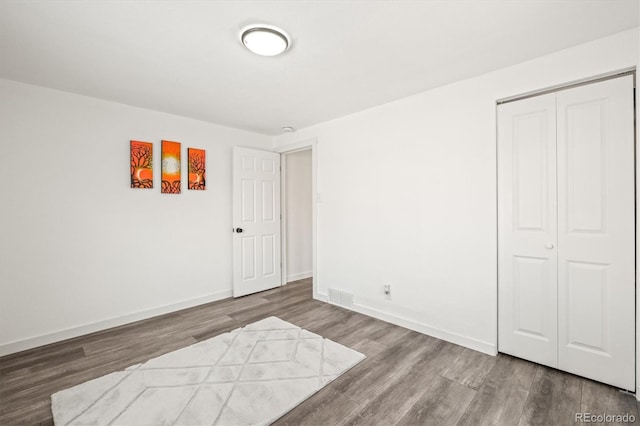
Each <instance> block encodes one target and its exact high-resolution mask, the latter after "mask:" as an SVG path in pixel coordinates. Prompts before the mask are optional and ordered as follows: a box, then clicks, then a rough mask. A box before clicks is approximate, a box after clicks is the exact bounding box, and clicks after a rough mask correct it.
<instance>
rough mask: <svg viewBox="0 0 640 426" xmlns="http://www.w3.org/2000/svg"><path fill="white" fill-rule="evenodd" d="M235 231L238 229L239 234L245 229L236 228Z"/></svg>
mask: <svg viewBox="0 0 640 426" xmlns="http://www.w3.org/2000/svg"><path fill="white" fill-rule="evenodd" d="M235 231H236V232H237V233H238V234H242V232H243V229H242V228H236V229H235Z"/></svg>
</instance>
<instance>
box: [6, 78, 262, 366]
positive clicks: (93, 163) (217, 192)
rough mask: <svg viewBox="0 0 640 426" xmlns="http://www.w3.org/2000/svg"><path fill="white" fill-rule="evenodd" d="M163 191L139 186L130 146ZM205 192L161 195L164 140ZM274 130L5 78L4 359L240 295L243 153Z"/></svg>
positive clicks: (184, 175)
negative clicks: (235, 271) (195, 167)
mask: <svg viewBox="0 0 640 426" xmlns="http://www.w3.org/2000/svg"><path fill="white" fill-rule="evenodd" d="M130 139H137V140H143V141H149V142H153V143H154V162H155V167H154V174H155V182H154V184H155V188H154V189H150V190H143V189H131V188H130V187H129V185H130V182H129V179H130V178H129V140H130ZM161 139H169V140H174V141H179V142H182V156H183V172H184V170H185V164H186V163H185V159H186V149H187V147H194V148H203V149H206V154H207V190H206V191H189V190H187V189H186V182H185V178H186V173H183V185H182V194H180V195H171V194H161V193H160V140H161ZM233 145H244V146H252V147H264V148H267V149H268V148H269V147H270V146H271V138H268V137H266V136H262V135H257V134H253V133H249V132H243V131H238V130H234V129H230V128H225V127H221V126H217V125H213V124H209V123H205V122H200V121H196V120H191V119H187V118H183V117H178V116H173V115H169V114H164V113H159V112H154V111H149V110H144V109H140V108H134V107H129V106H125V105H121V104H116V103H112V102H107V101H102V100H97V99H92V98H87V97H82V96H77V95H73V94H69V93H63V92H59V91H55V90H49V89H44V88H40V87H36V86H29V85H24V84H20V83H15V82H11V81H7V80H0V147H1V151H2V159H3V161H2V167H0V182H2V198H1V203H2V208H1V209H0V355H2V354H3V353H9V352H12V351H16V350H20V349H24V348H27V347H31V346H35V345H39V344H43V343H47V342H50V341H54V340H58V339H61V338H65V337H70V336H73V335H78V334H82V333H85V332H88V331H92V330H95V329H99V328H104V327H107V326H111V325H115V324H119V323H123V322H128V321H131V320H135V319H139V318H142V317H146V316H150V315H152V314H157V313H161V312H166V311H170V310H174V309H177V308H179V307H181V306H188V305H193V304H197V303H203V302H206V301H209V300H214V299H218V298H222V297H227V296H230V295H231V276H232V274H231V263H232V262H231V236H232V234H231V231H230V230H231V226H232V225H231V193H230V188H231V147H232V146H233Z"/></svg>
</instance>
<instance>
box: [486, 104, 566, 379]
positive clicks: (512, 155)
mask: <svg viewBox="0 0 640 426" xmlns="http://www.w3.org/2000/svg"><path fill="white" fill-rule="evenodd" d="M555 132H556V113H555V95H554V94H550V95H544V96H537V97H534V98H530V99H525V100H522V101H518V102H511V103H507V104H503V105H500V106H499V108H498V200H499V203H498V220H499V226H498V282H499V287H498V288H499V293H498V298H499V303H498V306H499V313H498V315H499V320H500V327H499V336H498V342H499V350H500V352H504V353H508V354H511V355H514V356H517V357H521V358H526V359H529V360H531V361H535V362H538V363H540V364H544V365H548V366H551V367H557V363H558V358H557V342H558V339H557V285H558V282H557V279H558V277H557V273H556V271H557V256H556V247H555V246H556V244H555V243H556V238H557V219H556V167H555V163H556V141H555V139H556V137H555Z"/></svg>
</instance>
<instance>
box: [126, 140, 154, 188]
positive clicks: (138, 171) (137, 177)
mask: <svg viewBox="0 0 640 426" xmlns="http://www.w3.org/2000/svg"><path fill="white" fill-rule="evenodd" d="M130 146H131V187H132V188H153V144H152V143H151V142H140V141H131V145H130Z"/></svg>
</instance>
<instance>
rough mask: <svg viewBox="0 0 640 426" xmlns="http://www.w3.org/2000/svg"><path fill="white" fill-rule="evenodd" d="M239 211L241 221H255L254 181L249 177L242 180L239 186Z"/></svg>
mask: <svg viewBox="0 0 640 426" xmlns="http://www.w3.org/2000/svg"><path fill="white" fill-rule="evenodd" d="M241 191H242V193H241V195H240V197H241V203H242V207H241V211H242V222H255V220H256V182H255V181H254V180H250V179H243V180H242V187H241Z"/></svg>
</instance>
